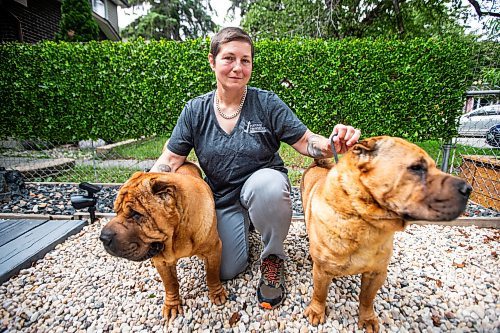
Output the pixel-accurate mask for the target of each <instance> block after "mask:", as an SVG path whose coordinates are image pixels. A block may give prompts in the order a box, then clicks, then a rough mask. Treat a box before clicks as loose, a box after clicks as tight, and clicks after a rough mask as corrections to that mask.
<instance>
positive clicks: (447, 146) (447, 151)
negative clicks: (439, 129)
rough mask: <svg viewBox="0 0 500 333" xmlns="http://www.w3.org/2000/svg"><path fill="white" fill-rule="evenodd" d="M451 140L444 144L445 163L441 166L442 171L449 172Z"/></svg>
mask: <svg viewBox="0 0 500 333" xmlns="http://www.w3.org/2000/svg"><path fill="white" fill-rule="evenodd" d="M452 146H453V145H452V143H451V140H448V142H447V143H445V144H443V147H442V149H443V163H442V164H441V171H443V172H448V169H449V168H448V161H449V159H450V151H451V147H452Z"/></svg>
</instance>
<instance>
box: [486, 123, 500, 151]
mask: <svg viewBox="0 0 500 333" xmlns="http://www.w3.org/2000/svg"><path fill="white" fill-rule="evenodd" d="M486 143H487V144H489V145H490V146H493V147H497V148H498V147H500V124H497V125H495V126H492V127H491V128H490V129H489V130H488V133H486Z"/></svg>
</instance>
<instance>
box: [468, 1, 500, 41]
mask: <svg viewBox="0 0 500 333" xmlns="http://www.w3.org/2000/svg"><path fill="white" fill-rule="evenodd" d="M468 2H469V4H470V5H471V7H472V8H473V10H474V14H475V16H476V19H477V21H478V22H479V23H480V24H481V25H482V31H483V35H482V36H481V37H486V38H487V39H490V40H492V41H495V40H496V41H499V40H500V19H499V18H500V5H499V4H498V2H497V1H496V0H479V1H476V0H468ZM474 14H473V15H472V16H474Z"/></svg>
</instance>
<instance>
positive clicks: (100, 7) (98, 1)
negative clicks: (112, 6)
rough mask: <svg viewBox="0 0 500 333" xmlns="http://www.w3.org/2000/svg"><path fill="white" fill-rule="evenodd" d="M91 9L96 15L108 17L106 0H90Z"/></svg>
mask: <svg viewBox="0 0 500 333" xmlns="http://www.w3.org/2000/svg"><path fill="white" fill-rule="evenodd" d="M92 9H93V10H94V12H95V13H96V14H97V15H99V16H102V17H104V18H108V11H107V6H106V0H92Z"/></svg>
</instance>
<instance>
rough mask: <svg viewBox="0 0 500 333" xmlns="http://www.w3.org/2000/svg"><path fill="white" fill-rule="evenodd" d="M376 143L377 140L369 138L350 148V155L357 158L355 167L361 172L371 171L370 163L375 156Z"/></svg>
mask: <svg viewBox="0 0 500 333" xmlns="http://www.w3.org/2000/svg"><path fill="white" fill-rule="evenodd" d="M378 141H379V139H378V138H369V139H365V140H363V141H360V142H358V143H356V144H355V145H354V146H353V147H352V153H353V154H354V155H355V156H356V157H357V160H358V161H357V166H358V169H359V170H360V171H361V172H363V173H366V172H369V171H370V170H371V161H372V159H373V158H374V157H375V156H376V154H377V142H378Z"/></svg>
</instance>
